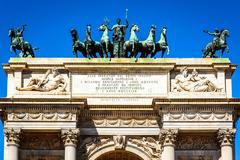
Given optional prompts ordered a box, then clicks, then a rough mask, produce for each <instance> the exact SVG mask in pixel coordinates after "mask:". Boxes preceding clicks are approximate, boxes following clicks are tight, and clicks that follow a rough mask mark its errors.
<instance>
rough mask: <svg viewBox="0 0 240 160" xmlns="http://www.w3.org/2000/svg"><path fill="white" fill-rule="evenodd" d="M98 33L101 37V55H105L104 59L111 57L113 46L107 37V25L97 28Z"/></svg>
mask: <svg viewBox="0 0 240 160" xmlns="http://www.w3.org/2000/svg"><path fill="white" fill-rule="evenodd" d="M98 30H99V31H102V32H103V34H102V37H101V42H100V43H101V45H102V49H103V53H104V54H105V55H106V57H107V58H108V57H110V58H112V57H113V44H112V43H111V41H110V38H109V36H108V31H109V30H110V29H109V28H108V26H107V24H102V25H101V26H100V27H99V28H98ZM108 53H110V56H108Z"/></svg>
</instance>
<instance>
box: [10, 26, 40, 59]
mask: <svg viewBox="0 0 240 160" xmlns="http://www.w3.org/2000/svg"><path fill="white" fill-rule="evenodd" d="M8 36H9V37H10V41H11V46H10V48H11V51H14V53H15V54H16V53H17V50H19V51H21V52H20V53H19V56H20V57H35V55H34V50H37V48H32V45H31V44H30V43H29V42H27V41H23V42H20V41H19V38H17V36H16V33H15V31H14V30H13V29H9V32H8Z"/></svg>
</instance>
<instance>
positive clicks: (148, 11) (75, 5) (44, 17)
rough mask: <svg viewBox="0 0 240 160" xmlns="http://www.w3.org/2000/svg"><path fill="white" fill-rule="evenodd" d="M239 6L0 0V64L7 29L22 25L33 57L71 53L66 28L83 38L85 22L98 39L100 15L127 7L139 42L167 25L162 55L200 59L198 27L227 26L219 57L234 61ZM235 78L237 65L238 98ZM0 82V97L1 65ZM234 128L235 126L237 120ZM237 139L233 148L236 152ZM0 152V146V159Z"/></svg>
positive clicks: (5, 55) (205, 1)
mask: <svg viewBox="0 0 240 160" xmlns="http://www.w3.org/2000/svg"><path fill="white" fill-rule="evenodd" d="M239 7H240V2H238V1H237V0H228V1H222V0H212V1H209V0H195V1H192V0H164V1H162V0H147V1H145V0H131V1H130V0H121V1H116V0H84V1H83V0H67V1H64V0H19V1H17V0H0V63H7V61H8V59H9V58H10V57H14V56H15V55H14V54H13V53H10V51H9V37H8V29H9V28H16V27H18V26H21V25H22V24H27V25H28V26H27V27H26V31H25V33H24V37H25V39H26V40H27V41H29V42H30V43H31V44H32V45H33V46H34V47H39V48H40V50H39V51H37V52H36V56H37V57H74V56H73V54H72V48H71V45H72V40H71V36H70V33H69V30H70V29H71V28H76V29H77V30H78V32H79V37H80V40H81V41H83V40H84V38H85V37H84V34H85V27H86V24H91V25H92V38H93V39H94V40H98V41H99V40H100V37H101V33H100V32H99V31H98V30H97V28H98V27H99V25H100V24H101V23H102V22H103V19H104V17H108V19H109V20H110V25H113V24H114V23H115V19H116V18H117V17H120V18H122V19H124V17H125V9H126V8H128V11H129V12H128V19H129V23H130V25H131V24H132V23H137V24H138V25H139V27H140V32H139V33H138V37H139V39H140V40H144V39H146V38H147V35H148V31H149V28H150V26H151V25H152V24H155V25H156V26H157V33H156V34H157V37H156V38H157V40H158V39H159V36H160V29H161V27H162V26H163V25H166V26H167V28H168V31H167V38H168V43H169V46H170V49H171V53H170V55H169V56H167V57H168V58H184V57H186V58H188V57H189V58H190V57H191V58H200V57H201V55H202V53H201V49H202V48H203V47H204V46H205V45H206V44H207V42H209V41H211V39H212V37H210V36H208V35H207V34H206V33H203V32H202V30H203V29H208V30H209V31H213V29H214V28H216V27H218V28H220V29H221V28H227V29H229V30H230V37H229V39H228V44H229V47H230V53H225V54H224V57H229V58H230V60H231V62H232V63H234V64H240V58H239V52H240V45H239V42H240V23H239V19H240V14H239ZM128 38H129V32H128V31H127V35H126V39H128ZM157 56H159V54H158V55H157ZM239 77H240V69H237V71H236V72H235V73H234V75H233V77H232V78H233V96H234V97H240V92H239V90H240V85H239V84H238V80H239ZM0 81H1V84H0V97H5V96H6V75H5V73H4V71H3V69H2V68H1V67H0ZM238 126H239V128H240V123H238ZM237 135H238V133H237ZM0 136H1V137H2V132H0ZM239 137H240V135H239V136H238V137H237V143H236V147H237V152H240V145H239V144H238V143H239ZM0 145H2V139H1V140H0ZM237 152H236V153H237ZM2 154H3V152H2V149H0V157H1V158H2V157H3V156H2ZM1 158H0V159H1ZM237 160H240V156H239V157H238V156H237Z"/></svg>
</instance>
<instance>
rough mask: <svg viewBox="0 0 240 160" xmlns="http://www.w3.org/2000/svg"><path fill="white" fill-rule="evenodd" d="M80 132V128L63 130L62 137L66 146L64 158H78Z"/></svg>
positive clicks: (73, 159)
mask: <svg viewBox="0 0 240 160" xmlns="http://www.w3.org/2000/svg"><path fill="white" fill-rule="evenodd" d="M78 134H79V130H78V129H73V130H72V129H68V130H62V139H63V142H64V146H65V158H64V160H76V147H77V138H78Z"/></svg>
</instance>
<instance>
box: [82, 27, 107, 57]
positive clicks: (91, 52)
mask: <svg viewBox="0 0 240 160" xmlns="http://www.w3.org/2000/svg"><path fill="white" fill-rule="evenodd" d="M84 45H85V49H86V53H87V55H88V58H97V55H96V53H99V55H100V57H101V58H103V57H104V56H103V49H102V45H101V43H99V42H97V41H94V40H93V39H92V37H91V25H87V29H86V39H85V41H84Z"/></svg>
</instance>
